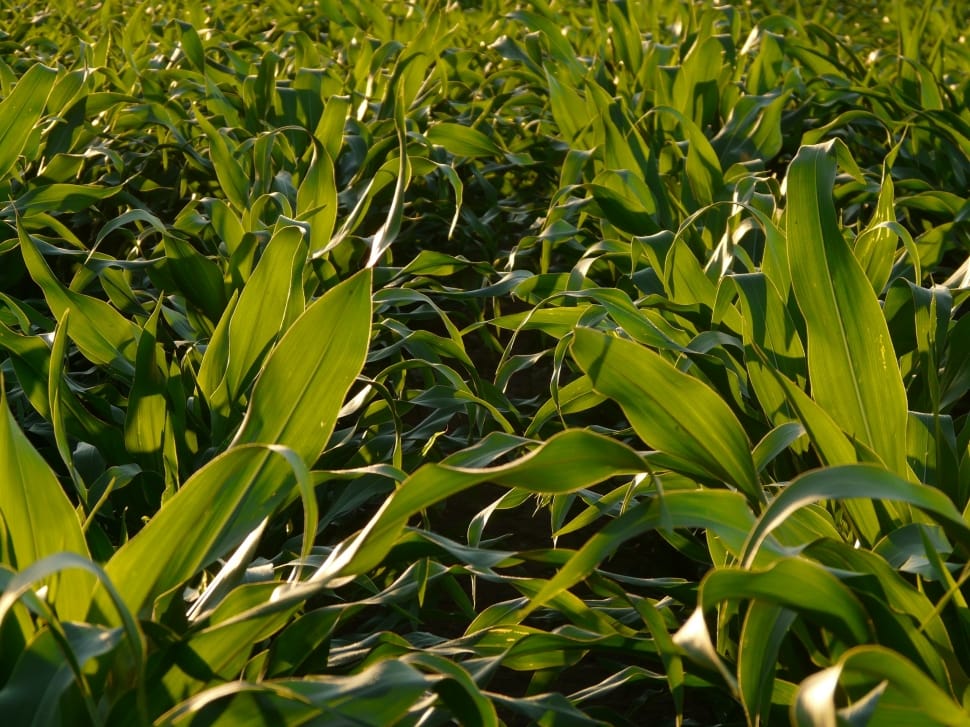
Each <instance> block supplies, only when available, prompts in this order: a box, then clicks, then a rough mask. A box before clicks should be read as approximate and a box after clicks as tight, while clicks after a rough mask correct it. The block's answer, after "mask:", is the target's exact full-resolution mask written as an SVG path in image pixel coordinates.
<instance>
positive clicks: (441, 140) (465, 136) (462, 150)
mask: <svg viewBox="0 0 970 727" xmlns="http://www.w3.org/2000/svg"><path fill="white" fill-rule="evenodd" d="M426 136H427V139H428V141H430V142H431V143H432V144H436V145H438V146H443V147H444V148H445V149H446V150H447V151H448V152H450V153H451V154H454V155H455V156H464V157H495V156H501V155H502V150H501V149H500V148H499V147H498V146H497V145H496V143H495V142H494V141H492V140H491V139H490V138H489V137H488V136H486V135H485V134H483V133H482V132H481V131H479V130H478V129H476V128H474V127H472V126H463V125H461V124H455V123H452V122H450V121H440V122H438V123H437V124H435V125H434V126H431V127H430V128H429V129H428V132H427V134H426Z"/></svg>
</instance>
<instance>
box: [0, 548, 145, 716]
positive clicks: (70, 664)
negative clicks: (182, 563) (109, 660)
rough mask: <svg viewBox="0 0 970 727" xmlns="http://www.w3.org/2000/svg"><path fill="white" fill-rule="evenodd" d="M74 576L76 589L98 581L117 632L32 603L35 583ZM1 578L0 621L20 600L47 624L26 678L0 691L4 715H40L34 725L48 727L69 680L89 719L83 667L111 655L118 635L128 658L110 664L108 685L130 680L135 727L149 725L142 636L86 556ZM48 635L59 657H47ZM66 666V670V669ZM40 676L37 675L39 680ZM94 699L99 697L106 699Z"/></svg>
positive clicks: (63, 555)
mask: <svg viewBox="0 0 970 727" xmlns="http://www.w3.org/2000/svg"><path fill="white" fill-rule="evenodd" d="M72 573H74V574H80V575H81V576H82V579H76V578H75V579H73V580H74V582H75V584H77V583H78V581H79V580H81V581H82V582H86V583H88V584H90V583H94V582H95V580H97V582H98V584H99V585H100V587H102V588H103V589H104V591H103V592H105V593H106V594H107V599H106V601H107V602H108V603H110V608H113V609H114V610H113V615H114V617H115V622H117V623H119V624H120V625H121V628H120V629H105V628H101V627H97V628H96V629H95V628H93V627H88V628H90V629H91V630H90V631H89V630H87V629H86V628H84V627H82V626H81V625H79V624H74V623H66V622H62V621H61V620H62V619H64V618H65V616H64V614H57V615H55V614H52V613H51V612H50V610H49V609H48V608H47V605H46V603H45V602H43V601H40V600H39V599H37V598H36V593H35V590H36V589H37V587H38V584H39V583H42V582H50V579H51V578H52V577H56V578H59V579H61V582H62V583H67V582H70V581H71V580H72V579H70V578H69V575H70V574H72ZM4 575H5V574H4V573H3V571H0V583H2V585H3V595H2V597H0V622H2V621H3V620H4V617H5V616H6V615H7V614H8V613H9V612H10V609H11V608H13V607H14V605H15V604H16V603H17V602H18V601H23V602H25V603H26V604H27V605H28V607H29V608H30V609H31V610H32V611H34V612H35V613H36V614H37V616H38V617H39V618H41V619H43V620H44V621H45V622H46V623H47V625H46V626H45V628H44V629H43V630H41V631H39V632H38V633H37V635H36V636H35V638H34V640H33V642H32V643H31V645H30V647H29V648H28V651H27V653H26V654H24V655H23V657H22V659H21V661H20V663H19V664H18V670H22V671H24V672H26V674H21V675H20V676H21V677H24V678H21V679H18V678H17V677H18V674H17V672H16V671H15V672H14V675H13V678H12V679H11V680H10V681H9V682H7V684H6V685H5V686H4V689H2V690H0V704H3V706H4V707H5V708H6V709H8V710H9V711H6V712H5V714H10V713H12V712H13V710H14V709H20V710H23V711H25V712H26V714H30V713H35V715H38V716H35V717H34V719H35V722H37V723H40V724H47V723H49V721H50V719H51V716H50V715H51V713H52V712H54V711H56V709H57V708H58V707H59V706H60V705H59V704H58V702H59V700H58V697H59V696H60V695H59V694H58V692H59V691H63V690H65V689H67V687H68V686H70V681H72V680H73V681H76V682H78V686H80V687H81V690H82V692H86V693H83V694H82V695H81V696H82V698H84V701H85V706H87V707H88V709H89V712H90V714H91V716H93V715H94V712H95V709H94V703H93V698H94V696H95V695H94V694H91V693H90V687H89V686H88V685H87V684H86V681H87V680H86V679H85V677H84V676H83V674H82V668H83V667H86V666H87V665H86V664H85V663H84V662H86V661H88V660H89V659H90V658H92V657H95V656H99V655H102V654H104V653H107V652H108V651H109V650H113V649H114V647H115V646H117V645H118V643H119V641H120V638H119V637H120V635H121V634H120V633H119V632H121V633H123V634H124V635H125V636H126V637H127V639H126V645H125V646H126V649H127V651H128V653H129V655H130V657H131V658H130V660H127V659H121V660H118V659H115V660H114V661H115V664H114V665H113V669H114V670H115V673H114V674H112V675H110V677H109V683H115V684H118V685H120V686H121V687H122V688H124V687H125V686H127V685H128V683H129V680H133V682H134V683H133V687H134V688H133V690H131V691H133V692H134V696H135V699H134V703H135V708H134V710H133V714H134V716H135V718H136V719H137V721H138V722H140V723H145V722H146V720H147V715H146V712H145V702H144V688H145V637H144V635H143V634H142V631H141V629H140V628H139V625H138V623H137V621H136V620H135V618H134V617H133V615H132V613H131V611H130V610H129V609H128V606H127V604H126V603H125V602H124V601H123V600H122V598H121V596H120V594H119V593H118V591H117V590H116V589H115V587H114V585H113V584H112V583H111V580H110V579H109V578H108V576H107V574H106V573H105V571H104V570H103V569H102V568H101V566H99V565H98V564H97V563H94V562H93V561H92V560H91V559H90V558H89V557H88V556H87V555H86V554H84V555H81V554H78V553H73V552H68V551H64V552H60V553H56V554H54V555H49V556H47V557H45V558H43V559H42V560H38V561H37V562H35V563H32V564H31V565H30V566H28V567H27V568H25V569H24V570H22V571H21V572H20V573H18V574H17V575H15V576H13V577H12V578H10V579H6V582H4V580H5V579H4V578H3V576H4ZM88 594H90V588H88V589H86V590H85V591H84V592H83V595H84V596H87V595H88ZM74 595H75V596H79V595H81V594H74ZM83 602H84V604H85V606H86V605H87V603H88V599H87V598H85V599H84V601H83ZM52 635H53V637H54V641H55V642H56V652H57V656H58V657H59V658H54V654H53V653H45V652H47V651H48V647H47V643H46V641H45V640H46V639H47V638H48V637H49V636H52ZM72 636H73V637H76V638H72ZM34 649H37V650H39V651H40V653H39V654H32V653H31V651H32V650H34ZM38 657H39V658H38ZM65 661H66V662H67V664H66V667H67V668H65V664H64V662H65ZM38 672H40V677H39V678H38ZM18 682H19V683H18ZM110 689H111V688H110V687H109V690H110ZM39 694H43V695H44V699H46V700H48V701H47V702H46V703H43V704H40V705H38V703H37V701H36V700H37V696H38V695H39ZM98 696H100V697H102V698H103V697H104V696H105V695H103V694H102V695H98ZM38 707H39V709H38ZM22 716H23V715H22ZM57 723H58V724H59V723H60V722H57Z"/></svg>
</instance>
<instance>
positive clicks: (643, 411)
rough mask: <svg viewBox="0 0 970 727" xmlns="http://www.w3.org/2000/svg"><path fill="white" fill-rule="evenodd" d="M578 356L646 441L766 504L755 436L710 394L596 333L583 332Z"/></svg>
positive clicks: (642, 351)
mask: <svg viewBox="0 0 970 727" xmlns="http://www.w3.org/2000/svg"><path fill="white" fill-rule="evenodd" d="M572 352H573V356H574V357H575V358H576V360H577V362H578V363H579V365H580V366H581V367H582V368H583V370H584V371H585V372H586V374H587V376H589V377H590V379H591V380H592V381H593V388H594V389H595V390H596V391H598V392H600V393H601V394H604V395H606V396H609V397H610V398H611V399H614V400H615V401H616V402H617V403H618V404H619V405H620V407H621V408H622V409H623V411H624V413H625V414H626V416H627V418H628V419H629V420H630V423H631V424H632V425H633V428H634V429H635V430H636V432H637V434H638V435H639V436H640V438H641V439H643V441H644V442H646V443H647V444H648V445H650V446H651V447H655V448H656V449H658V450H660V451H662V452H666V453H668V454H671V455H673V456H675V457H678V458H680V459H684V460H686V461H688V462H691V463H693V464H695V465H697V466H700V467H701V468H702V469H703V470H704V471H705V472H707V473H708V474H709V475H710V476H711V477H712V478H714V479H717V480H720V481H722V482H725V483H727V484H729V485H731V486H732V487H735V488H737V489H738V490H740V491H741V492H743V493H744V494H745V495H746V496H747V497H748V498H749V499H750V500H751V501H752V502H761V501H763V500H764V493H763V492H762V490H761V485H760V483H759V481H758V474H757V470H756V468H755V465H754V460H753V459H752V457H751V444H750V443H749V441H748V438H747V435H745V433H744V430H743V429H742V428H741V425H740V424H739V423H738V420H737V418H736V417H735V416H734V413H733V412H732V411H731V410H730V408H729V407H728V405H727V404H726V403H725V402H724V400H723V399H721V398H720V397H719V396H718V395H717V394H716V393H715V392H714V391H713V390H712V389H711V388H710V387H708V386H707V385H706V384H704V383H703V382H702V381H700V380H698V379H696V378H694V377H692V376H689V375H687V374H685V373H682V372H681V371H678V370H677V368H676V367H675V366H673V364H670V363H668V362H667V361H665V360H664V359H663V358H661V357H660V355H659V354H656V353H654V352H653V351H651V350H649V349H647V348H644V347H643V346H639V345H637V344H635V343H632V342H630V341H626V340H623V339H621V338H616V337H615V336H609V335H607V334H604V333H600V332H597V331H593V330H592V329H586V328H579V329H577V330H576V333H575V338H574V339H573V343H572Z"/></svg>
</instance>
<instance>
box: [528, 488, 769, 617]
mask: <svg viewBox="0 0 970 727" xmlns="http://www.w3.org/2000/svg"><path fill="white" fill-rule="evenodd" d="M754 522H755V519H754V515H753V514H752V513H751V510H750V508H749V507H748V506H747V504H746V503H745V500H744V498H743V497H742V496H741V494H740V493H737V492H730V491H727V490H684V491H677V492H670V493H667V494H666V495H664V496H663V497H657V498H654V499H652V500H648V501H645V502H640V503H639V504H637V505H635V506H633V507H631V508H630V509H628V510H627V511H626V512H624V513H623V514H622V515H620V517H618V518H616V519H615V520H613V521H611V522H609V523H608V524H607V525H605V526H604V527H603V529H602V530H600V531H599V532H598V533H596V534H595V535H593V536H592V537H591V538H590V539H589V540H587V541H586V543H585V544H584V545H583V547H582V548H580V549H579V550H577V551H576V554H575V555H573V556H572V557H571V558H570V559H569V561H568V562H567V563H566V564H565V565H564V566H563V567H562V568H560V569H559V572H558V573H556V575H555V576H554V577H553V578H552V579H550V580H549V582H548V583H546V584H545V585H544V586H543V587H542V590H541V591H540V592H539V593H538V594H537V595H536V596H534V597H533V598H532V599H531V601H530V602H529V604H528V606H527V607H526V608H525V609H524V610H523V611H522V616H523V617H524V616H525V615H526V614H528V613H529V612H531V611H533V610H535V609H536V608H539V607H540V606H542V605H543V604H545V603H547V602H548V601H549V600H550V599H551V598H553V597H555V596H556V595H558V594H559V593H561V592H562V591H564V590H566V589H567V588H571V587H572V586H574V585H575V584H577V583H579V582H580V581H581V580H583V579H584V578H586V577H587V576H589V575H590V574H591V573H592V572H593V571H594V570H595V569H596V568H597V567H598V566H599V564H600V563H602V562H603V561H604V560H605V559H606V558H608V557H609V556H610V555H612V554H613V553H615V552H616V551H617V550H618V549H619V548H620V547H621V546H622V545H623V543H625V542H626V541H628V540H630V539H631V538H634V537H637V536H641V535H643V534H644V533H646V532H649V531H651V530H664V531H671V530H673V529H675V528H706V529H709V530H711V531H712V532H714V533H715V534H717V536H718V537H719V538H720V539H721V540H722V541H723V542H724V543H725V545H726V547H727V548H728V549H729V550H730V551H731V552H732V553H740V549H741V547H742V545H743V543H744V540H745V537H746V536H747V534H748V532H749V531H750V529H751V527H752V525H753V524H754Z"/></svg>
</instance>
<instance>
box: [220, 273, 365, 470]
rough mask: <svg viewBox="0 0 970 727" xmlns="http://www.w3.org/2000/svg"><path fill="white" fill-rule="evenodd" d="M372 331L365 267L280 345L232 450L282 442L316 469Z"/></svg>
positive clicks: (329, 293) (258, 385)
mask: <svg viewBox="0 0 970 727" xmlns="http://www.w3.org/2000/svg"><path fill="white" fill-rule="evenodd" d="M370 331H371V272H370V270H369V269H367V270H362V271H361V272H359V273H357V274H356V275H354V276H353V277H351V278H349V279H348V280H346V281H344V282H343V283H340V284H339V285H337V286H336V287H335V288H333V289H331V290H329V291H327V292H326V293H325V294H324V295H323V296H322V297H321V298H319V299H318V300H316V301H314V302H313V303H311V304H310V306H309V307H308V308H307V309H306V311H305V312H304V313H303V315H301V316H300V317H299V318H298V319H297V320H296V322H295V323H294V324H293V325H292V326H291V327H290V329H289V331H287V333H286V335H284V336H283V338H282V339H281V340H280V342H279V343H278V344H277V345H276V348H274V349H273V351H272V353H271V354H270V355H269V358H268V359H267V361H266V364H265V365H264V366H263V370H262V372H261V373H260V375H259V378H258V379H257V381H256V386H255V388H254V389H253V394H252V398H251V400H250V403H249V409H248V410H247V411H246V418H245V419H244V420H243V424H242V427H241V428H240V430H239V432H238V433H237V434H236V437H235V438H234V439H233V441H232V446H238V445H241V444H247V443H262V444H281V445H283V446H286V447H288V448H290V449H292V450H294V451H295V452H296V453H297V454H299V455H300V457H301V458H302V459H303V461H304V462H306V463H307V465H312V464H313V462H314V461H315V460H316V458H317V457H318V456H319V454H320V452H321V451H322V450H323V448H324V446H325V445H326V444H327V441H328V440H329V439H330V435H331V434H332V433H333V430H334V426H335V425H336V423H337V414H338V412H339V411H340V408H341V406H342V405H343V402H344V398H345V397H346V396H347V392H348V391H349V389H350V386H351V384H353V383H354V380H355V379H356V378H357V374H358V373H359V372H360V369H361V367H362V366H363V365H364V358H365V356H366V355H367V349H368V346H369V343H370Z"/></svg>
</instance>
